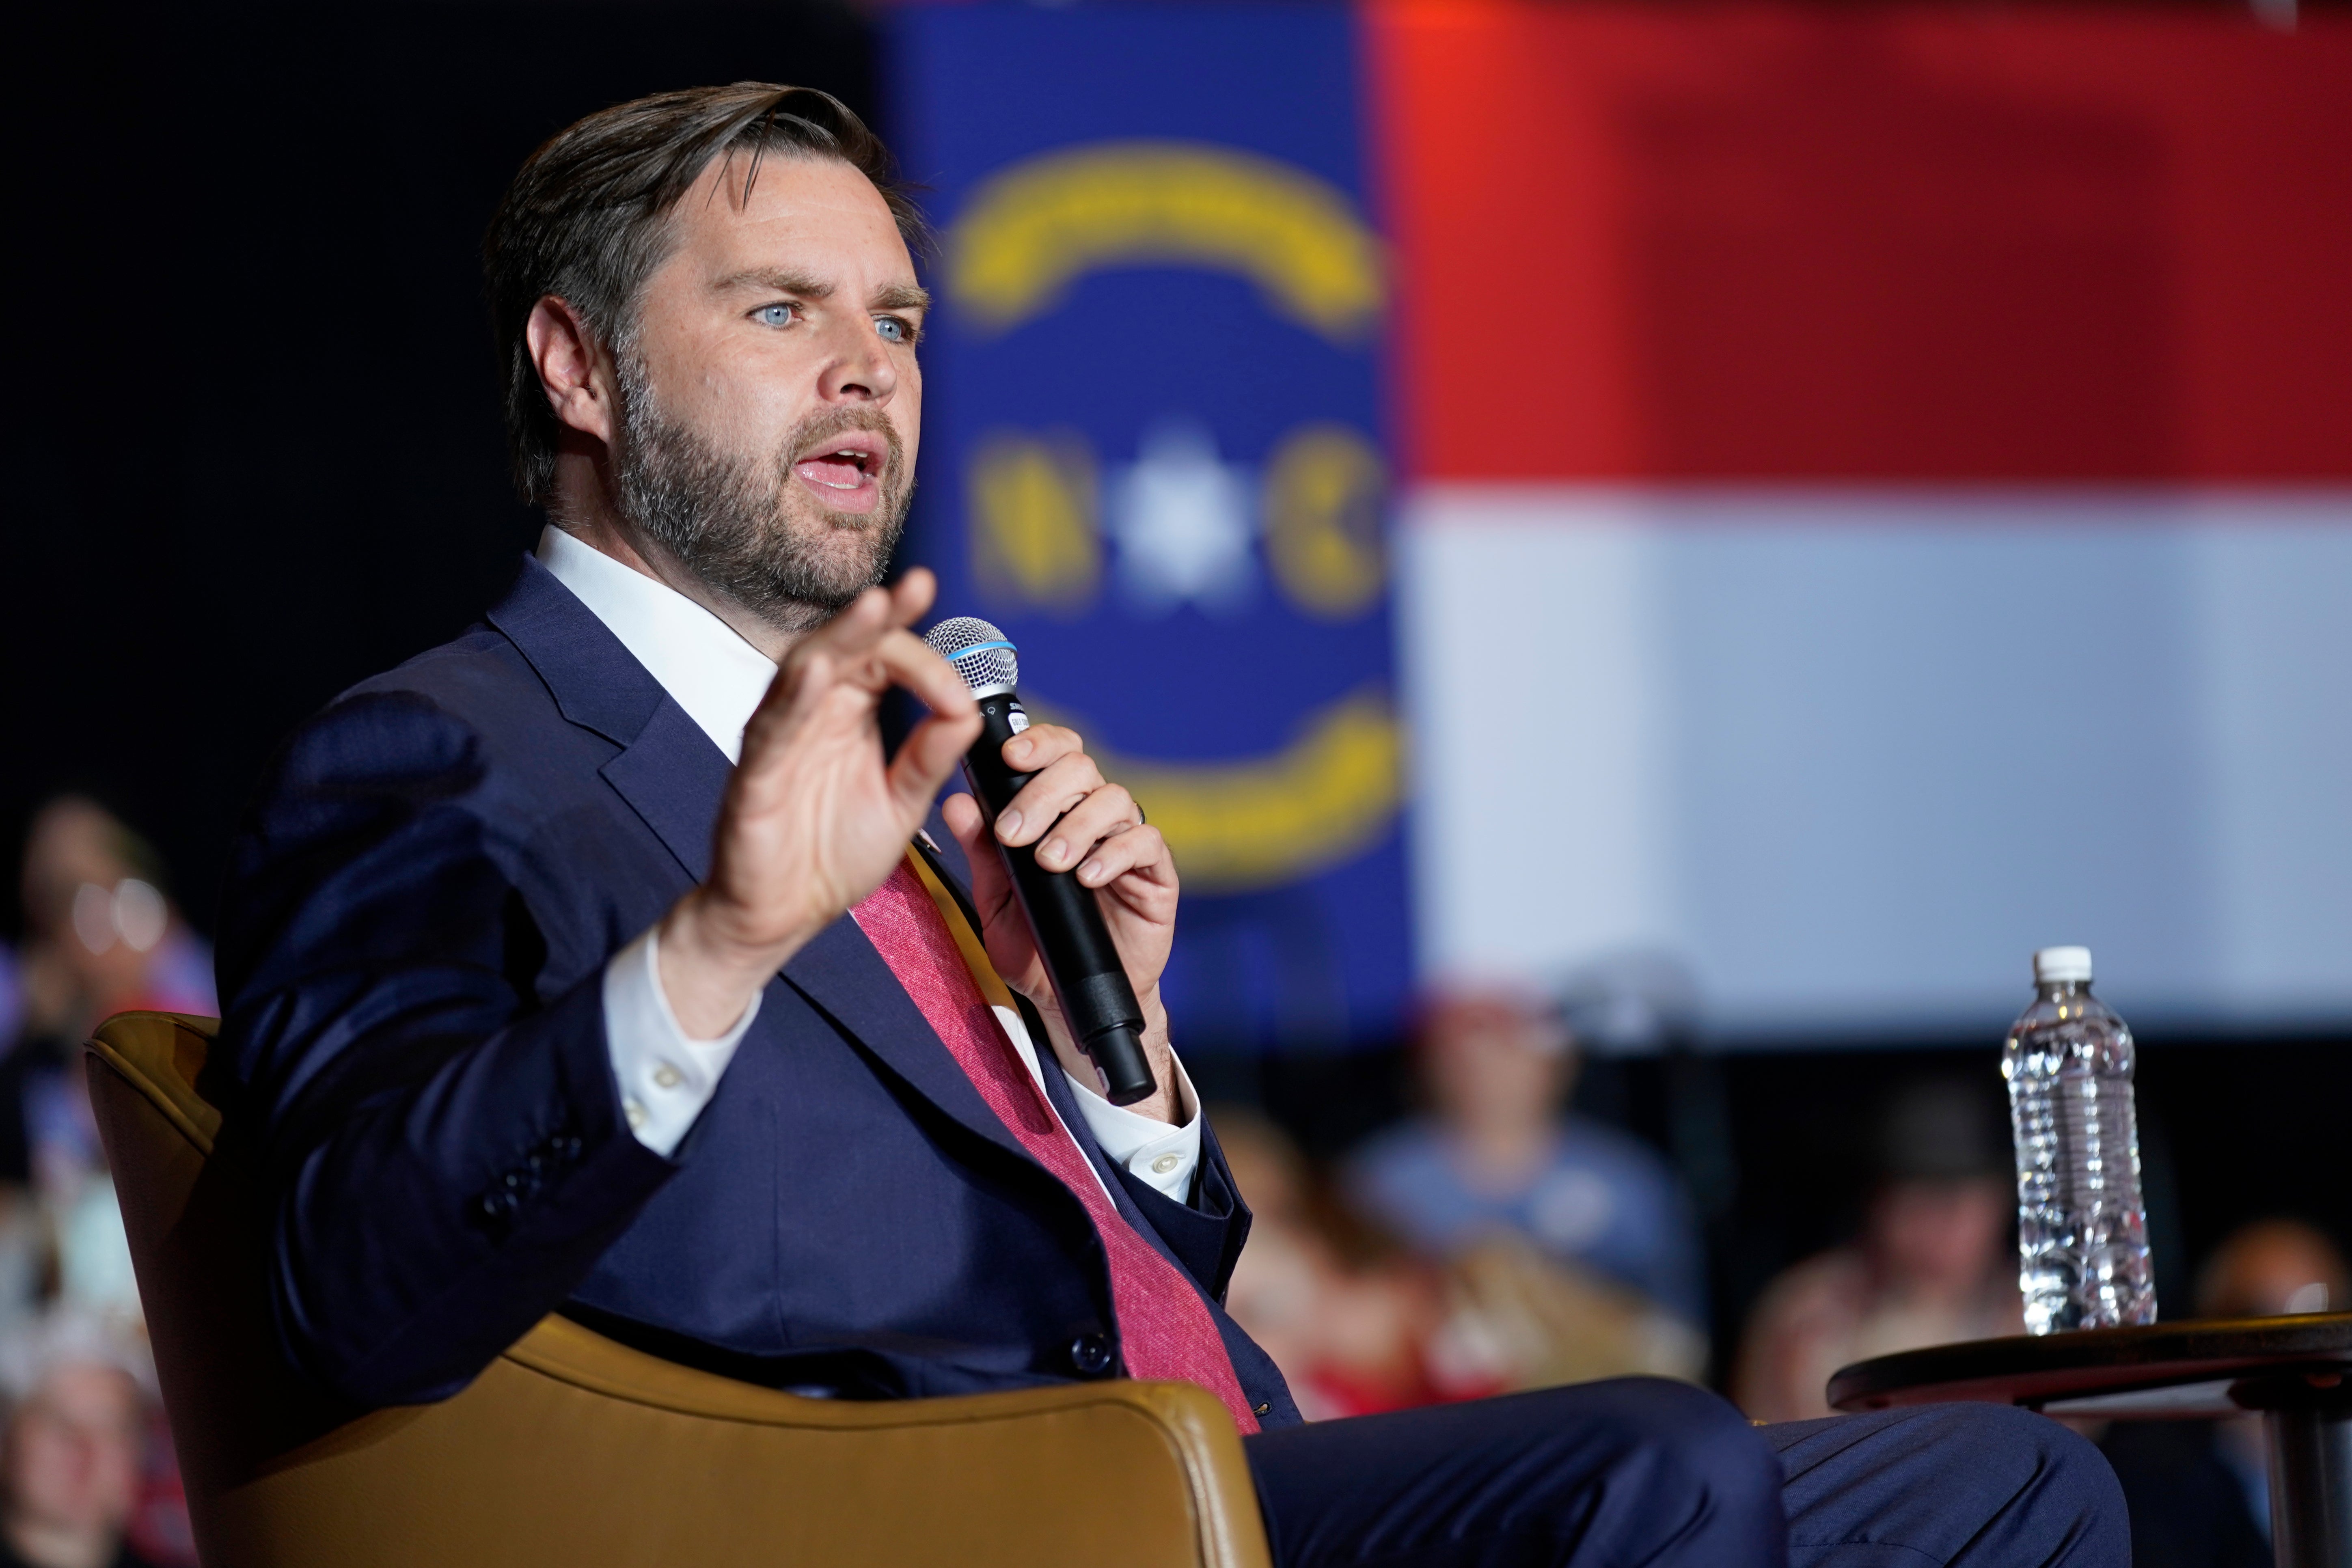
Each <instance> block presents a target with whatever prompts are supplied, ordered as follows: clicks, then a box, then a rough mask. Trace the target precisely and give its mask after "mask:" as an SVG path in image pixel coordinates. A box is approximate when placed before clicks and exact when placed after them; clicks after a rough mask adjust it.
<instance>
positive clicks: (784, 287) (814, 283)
mask: <svg viewBox="0 0 2352 1568" xmlns="http://www.w3.org/2000/svg"><path fill="white" fill-rule="evenodd" d="M713 287H715V288H717V289H720V290H721V291H725V290H730V289H743V288H757V289H774V290H776V292H778V293H779V294H805V295H807V296H808V297H809V298H810V299H812V300H824V299H830V298H831V297H832V295H833V285H832V284H830V283H824V282H820V281H819V280H818V279H815V278H814V277H812V276H810V275H809V274H808V273H805V272H795V271H793V269H792V268H789V267H754V268H749V269H747V270H745V271H742V272H730V273H729V274H728V275H727V276H726V277H724V278H721V279H719V281H718V283H716V284H715V285H713Z"/></svg>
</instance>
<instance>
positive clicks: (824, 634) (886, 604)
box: [755, 588, 890, 717]
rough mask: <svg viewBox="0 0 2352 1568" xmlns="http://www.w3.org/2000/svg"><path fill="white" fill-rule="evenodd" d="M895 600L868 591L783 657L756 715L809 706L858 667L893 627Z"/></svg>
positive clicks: (873, 591)
mask: <svg viewBox="0 0 2352 1568" xmlns="http://www.w3.org/2000/svg"><path fill="white" fill-rule="evenodd" d="M889 616H890V597H889V595H887V594H885V593H884V592H883V591H882V590H881V589H879V588H868V589H866V591H865V592H864V593H862V594H860V595H857V597H856V598H855V599H852V600H851V601H850V602H849V604H848V605H846V606H845V607H844V608H843V610H842V611H841V613H840V614H839V615H837V616H834V617H833V619H832V620H830V621H828V622H826V623H825V624H824V626H820V627H819V628H817V630H815V631H814V632H812V633H811V634H809V636H807V637H803V638H802V639H801V641H800V643H799V645H798V646H797V647H794V648H793V651H792V652H791V653H789V654H787V655H785V656H784V661H783V663H782V665H781V666H780V667H779V668H777V670H776V679H773V680H772V681H770V682H769V683H768V689H767V692H766V694H765V695H763V696H762V697H761V699H760V706H759V709H758V710H756V712H755V717H756V715H757V714H758V713H766V712H770V711H782V710H786V709H789V708H791V707H793V706H794V705H795V704H800V705H803V706H805V704H806V703H807V702H810V701H814V700H818V699H820V698H822V696H823V695H824V692H826V691H827V690H829V689H831V688H832V687H833V686H834V685H835V684H836V683H837V682H838V681H839V680H840V679H841V677H842V673H843V671H844V668H845V667H846V666H852V665H855V663H856V661H857V659H858V658H860V657H861V656H862V655H863V654H864V653H865V651H866V649H867V648H868V647H872V646H873V643H874V641H875V639H876V638H877V637H880V636H881V635H882V634H883V633H885V632H887V631H888V630H889V629H890V620H889Z"/></svg>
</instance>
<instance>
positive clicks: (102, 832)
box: [15, 795, 217, 1044]
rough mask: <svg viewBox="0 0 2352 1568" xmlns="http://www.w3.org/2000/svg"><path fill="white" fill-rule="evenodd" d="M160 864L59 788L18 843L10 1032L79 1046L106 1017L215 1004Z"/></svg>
mask: <svg viewBox="0 0 2352 1568" xmlns="http://www.w3.org/2000/svg"><path fill="white" fill-rule="evenodd" d="M164 887H165V882H164V878H163V865H162V862H161V861H160V860H159V859H158V858H157V857H156V855H155V852H154V850H153V849H152V848H151V847H149V846H148V844H147V842H146V841H145V840H144V839H142V838H141V837H139V836H138V835H137V834H135V833H133V832H131V829H130V828H128V827H126V826H123V825H122V824H121V822H119V821H117V820H116V819H115V818H114V817H113V816H111V815H110V814H109V813H108V812H107V811H106V810H105V808H104V807H102V806H100V805H97V804H96V803H95V802H93V801H89V800H86V799H84V798H83V797H81V796H79V795H61V796H59V797H58V799H56V800H53V801H51V802H49V803H48V804H47V805H45V806H43V807H42V808H41V809H40V810H39V811H38V812H37V813H35V814H34V816H33V821H32V826H31V827H30V829H29V831H28V832H27V833H26V841H25V879H24V887H23V896H24V901H25V902H24V908H25V937H26V941H25V951H24V953H23V955H22V956H21V958H20V959H19V961H18V962H19V973H18V977H17V984H16V987H15V989H16V990H17V991H18V992H19V993H20V994H21V1001H20V1003H19V1008H20V1012H21V1022H20V1024H19V1030H20V1033H21V1035H22V1036H23V1037H25V1038H26V1039H32V1040H41V1039H70V1040H72V1041H74V1042H75V1043H76V1044H79V1042H80V1040H81V1038H82V1037H84V1036H85V1035H87V1034H88V1033H89V1029H90V1027H91V1026H93V1025H95V1024H97V1023H98V1022H99V1021H100V1019H102V1018H104V1017H106V1016H109V1015H110V1014H114V1013H121V1012H124V1011H126V1010H129V1009H131V1008H138V1007H152V1008H159V1009H162V1010H164V1011H167V1012H180V1013H191V1012H193V1013H205V1014H210V1013H213V1012H215V1011H216V1010H217V1004H216V1003H215V1000H214V994H213V978H212V954H211V952H209V951H208V950H207V949H206V948H205V944H204V943H203V942H200V941H198V940H197V939H196V937H195V935H194V932H193V931H189V930H188V928H187V925H186V924H185V922H184V921H181V919H180V918H179V916H178V915H177V913H176V912H175V911H174V910H173V908H172V905H171V902H170V900H168V899H167V898H166V897H165V895H164Z"/></svg>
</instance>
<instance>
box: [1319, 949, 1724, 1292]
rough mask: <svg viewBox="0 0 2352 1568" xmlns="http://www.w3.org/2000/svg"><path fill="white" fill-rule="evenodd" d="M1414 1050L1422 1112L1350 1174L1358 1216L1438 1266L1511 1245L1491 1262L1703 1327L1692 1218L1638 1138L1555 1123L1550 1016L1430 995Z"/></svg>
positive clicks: (1561, 1035)
mask: <svg viewBox="0 0 2352 1568" xmlns="http://www.w3.org/2000/svg"><path fill="white" fill-rule="evenodd" d="M1417 1050H1418V1066H1419V1068H1420V1072H1421V1079H1422V1083H1423V1089H1424V1090H1425V1092H1426V1094H1427V1098H1428V1101H1429V1106H1430V1114H1429V1115H1427V1116H1425V1117H1422V1118H1419V1119H1416V1120H1414V1121H1408V1122H1406V1123H1405V1124H1404V1125H1402V1126H1401V1127H1398V1128H1396V1129H1394V1130H1392V1131H1389V1132H1386V1133H1383V1134H1381V1136H1379V1137H1377V1138H1374V1139H1373V1140H1372V1141H1371V1142H1369V1143H1368V1144H1366V1145H1365V1147H1364V1148H1363V1149H1362V1150H1361V1151H1360V1152H1359V1153H1358V1155H1357V1156H1356V1158H1355V1159H1354V1161H1353V1162H1352V1163H1350V1165H1349V1171H1348V1173H1347V1191H1348V1196H1349V1201H1350V1202H1351V1203H1352V1204H1354V1205H1356V1206H1357V1208H1358V1209H1359V1210H1360V1212H1361V1213H1362V1214H1363V1215H1365V1216H1366V1217H1367V1218H1368V1219H1370V1221H1372V1222H1373V1223H1374V1224H1376V1225H1379V1226H1381V1227H1383V1228H1384V1229H1386V1230H1388V1231H1390V1232H1391V1233H1392V1234H1394V1235H1396V1236H1398V1237H1401V1238H1402V1239H1403V1240H1404V1241H1405V1242H1406V1243H1407V1244H1408V1245H1410V1246H1412V1247H1414V1248H1416V1249H1417V1250H1419V1251H1420V1252H1421V1253H1422V1254H1423V1256H1425V1257H1429V1258H1439V1259H1461V1258H1466V1257H1468V1256H1469V1255H1470V1254H1472V1253H1473V1252H1474V1251H1476V1250H1478V1249H1481V1248H1485V1247H1490V1244H1495V1243H1497V1242H1507V1238H1517V1246H1511V1245H1505V1246H1503V1247H1501V1248H1500V1250H1499V1251H1496V1252H1493V1253H1491V1254H1490V1256H1493V1257H1500V1258H1517V1259H1519V1260H1521V1261H1522V1262H1524V1261H1526V1260H1528V1259H1547V1260H1549V1262H1550V1263H1551V1264H1553V1265H1556V1266H1559V1268H1557V1269H1556V1270H1548V1271H1547V1272H1548V1273H1554V1274H1557V1275H1559V1276H1562V1277H1566V1278H1570V1279H1574V1280H1577V1281H1580V1283H1581V1284H1582V1285H1583V1286H1585V1287H1589V1288H1590V1289H1591V1290H1592V1291H1595V1292H1599V1293H1601V1295H1605V1296H1613V1297H1622V1296H1624V1295H1625V1294H1626V1293H1628V1292H1631V1293H1633V1294H1634V1295H1635V1296H1638V1297H1639V1298H1640V1299H1641V1300H1640V1303H1639V1306H1640V1309H1641V1310H1643V1311H1644V1312H1647V1311H1649V1310H1651V1309H1652V1308H1663V1309H1664V1310H1665V1311H1666V1312H1667V1313H1670V1314H1672V1315H1673V1316H1674V1317H1675V1319H1678V1320H1679V1321H1681V1322H1682V1323H1684V1324H1685V1325H1687V1324H1696V1323H1699V1322H1702V1321H1705V1319H1706V1296H1705V1289H1704V1287H1703V1283H1702V1279H1701V1272H1700V1263H1699V1247H1698V1239H1697V1235H1696V1228H1695V1226H1694V1225H1693V1222H1692V1219H1691V1215H1690V1205H1689V1204H1688V1203H1687V1201H1686V1200H1685V1198H1684V1195H1683V1193H1682V1189H1681V1188H1680V1187H1679V1186H1678V1185H1677V1184H1675V1179H1674V1176H1673V1174H1672V1173H1670V1172H1669V1171H1668V1170H1667V1168H1666V1165H1665V1163H1664V1161H1663V1160H1661V1159H1660V1158H1659V1157H1658V1156H1657V1155H1656V1154H1654V1153H1653V1152H1651V1151H1650V1150H1649V1149H1648V1148H1646V1147H1645V1146H1643V1144H1642V1143H1641V1142H1638V1141H1637V1140H1634V1139H1633V1138H1629V1137H1627V1136H1625V1135H1624V1134H1623V1133H1621V1132H1618V1131H1614V1130H1612V1129H1611V1128H1608V1127H1604V1126H1601V1124H1600V1123H1598V1122H1594V1121H1589V1120H1587V1119H1585V1118H1583V1117H1579V1116H1573V1115H1570V1114H1567V1113H1566V1111H1565V1107H1566V1105H1567V1102H1568V1097H1569V1092H1570V1089H1573V1088H1574V1087H1575V1084H1576V1069H1577V1056H1576V1043H1575V1040H1574V1039H1573V1038H1572V1037H1571V1036H1570V1033H1569V1030H1568V1027H1567V1026H1566V1025H1565V1024H1564V1023H1563V1022H1562V1021H1561V1019H1560V1016H1559V1013H1558V1011H1557V1010H1555V1009H1551V1008H1548V1007H1545V1006H1541V1005H1537V1004H1536V1003H1534V1002H1533V1001H1531V1000H1529V999H1528V998H1525V997H1521V996H1517V995H1513V994H1507V993H1504V992H1498V991H1489V992H1478V993H1469V992H1465V993H1456V994H1445V995H1441V996H1439V997H1437V998H1436V999H1434V1000H1433V1002H1432V1003H1431V1004H1430V1005H1429V1007H1428V1009H1427V1011H1426V1012H1425V1014H1424V1015H1423V1020H1422V1026H1421V1031H1420V1038H1419V1041H1418V1045H1417ZM1496 1267H1497V1268H1502V1267H1504V1266H1502V1265H1497V1266H1496ZM1510 1267H1511V1268H1517V1265H1516V1264H1514V1265H1511V1266H1510ZM1488 1272H1489V1273H1492V1272H1494V1270H1491V1269H1490V1270H1489V1271H1488Z"/></svg>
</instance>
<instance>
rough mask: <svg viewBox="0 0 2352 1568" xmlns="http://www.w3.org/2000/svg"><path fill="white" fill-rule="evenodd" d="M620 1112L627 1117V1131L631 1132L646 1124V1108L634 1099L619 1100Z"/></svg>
mask: <svg viewBox="0 0 2352 1568" xmlns="http://www.w3.org/2000/svg"><path fill="white" fill-rule="evenodd" d="M621 1114H622V1115H624V1116H625V1117H627V1118H628V1119H629V1131H632V1132H634V1131H636V1130H637V1129H638V1128H640V1127H643V1126H644V1125H645V1124H646V1108H645V1107H644V1106H642V1105H639V1104H638V1103H637V1102H636V1101H635V1100H623V1101H621Z"/></svg>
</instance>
